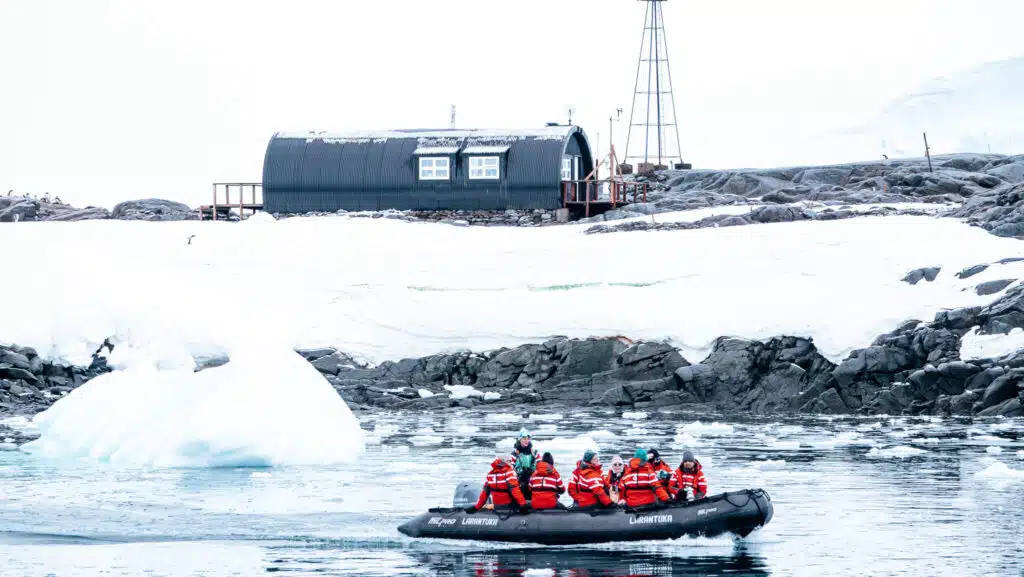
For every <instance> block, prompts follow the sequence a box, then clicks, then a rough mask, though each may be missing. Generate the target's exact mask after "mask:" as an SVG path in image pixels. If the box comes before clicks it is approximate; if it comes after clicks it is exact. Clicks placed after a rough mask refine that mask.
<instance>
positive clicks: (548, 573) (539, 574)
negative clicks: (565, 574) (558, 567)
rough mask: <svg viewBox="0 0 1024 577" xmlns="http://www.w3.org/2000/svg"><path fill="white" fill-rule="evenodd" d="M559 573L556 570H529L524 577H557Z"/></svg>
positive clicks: (524, 573)
mask: <svg viewBox="0 0 1024 577" xmlns="http://www.w3.org/2000/svg"><path fill="white" fill-rule="evenodd" d="M556 575H558V573H556V572H555V570H554V569H527V570H526V571H524V572H523V577H556Z"/></svg>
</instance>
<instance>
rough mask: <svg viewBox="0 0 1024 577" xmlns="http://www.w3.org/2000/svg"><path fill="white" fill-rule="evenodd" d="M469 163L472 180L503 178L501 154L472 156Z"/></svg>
mask: <svg viewBox="0 0 1024 577" xmlns="http://www.w3.org/2000/svg"><path fill="white" fill-rule="evenodd" d="M468 164H469V179H470V180H499V179H501V157H500V156H470V157H469V160H468Z"/></svg>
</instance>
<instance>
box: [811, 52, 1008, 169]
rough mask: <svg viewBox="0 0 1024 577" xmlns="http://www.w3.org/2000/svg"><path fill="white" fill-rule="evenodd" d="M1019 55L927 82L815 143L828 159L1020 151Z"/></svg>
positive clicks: (820, 152)
mask: <svg viewBox="0 0 1024 577" xmlns="http://www.w3.org/2000/svg"><path fill="white" fill-rule="evenodd" d="M1022 102H1024V58H1013V59H1009V60H1003V61H999V62H990V63H987V64H984V65H982V66H979V67H977V68H973V69H970V70H967V71H964V72H962V73H959V74H954V75H951V76H948V77H941V78H936V79H934V80H931V81H929V82H927V83H925V84H923V85H921V86H920V87H919V88H917V89H916V90H913V91H912V92H911V93H909V94H908V95H906V96H903V97H900V98H897V99H896V100H894V101H893V102H892V103H891V104H890V105H889V106H887V107H886V108H884V109H883V110H882V111H881V112H880V113H879V114H878V115H877V116H875V117H874V118H873V119H871V120H869V121H868V122H866V123H864V124H862V125H859V126H855V127H852V128H850V129H849V130H844V131H841V132H839V133H831V134H827V135H823V136H822V137H821V138H820V139H817V140H816V141H815V143H814V145H815V146H816V147H817V148H818V150H819V153H818V154H825V155H827V156H828V157H830V158H831V159H832V160H835V161H838V160H842V159H846V160H851V159H855V158H857V159H863V158H878V157H880V156H881V155H882V154H887V155H888V156H889V157H890V158H906V157H919V156H924V142H923V138H922V133H924V132H927V133H928V143H929V145H930V147H931V152H932V154H933V155H935V154H946V153H955V152H993V153H1003V154H1016V153H1020V152H1022V151H1024V106H1022V104H1021V103H1022Z"/></svg>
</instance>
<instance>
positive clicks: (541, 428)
mask: <svg viewBox="0 0 1024 577" xmlns="http://www.w3.org/2000/svg"><path fill="white" fill-rule="evenodd" d="M537 430H538V431H547V432H549V433H550V432H552V431H557V430H558V425H556V424H554V423H544V424H543V425H537Z"/></svg>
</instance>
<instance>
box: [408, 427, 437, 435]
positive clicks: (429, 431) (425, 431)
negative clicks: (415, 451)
mask: <svg viewBox="0 0 1024 577" xmlns="http://www.w3.org/2000/svg"><path fill="white" fill-rule="evenodd" d="M413 432H414V433H416V434H417V435H433V434H434V433H436V432H437V431H435V430H434V427H420V428H418V429H416V430H415V431H413Z"/></svg>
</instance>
